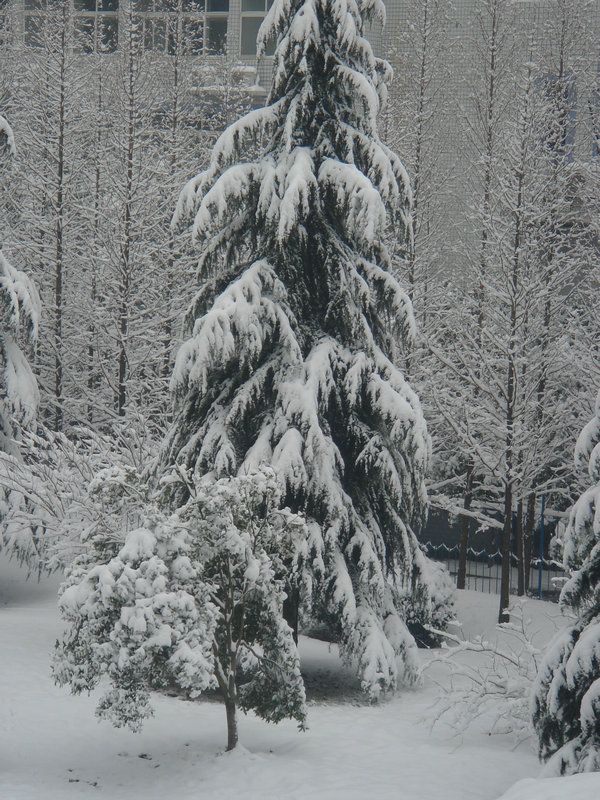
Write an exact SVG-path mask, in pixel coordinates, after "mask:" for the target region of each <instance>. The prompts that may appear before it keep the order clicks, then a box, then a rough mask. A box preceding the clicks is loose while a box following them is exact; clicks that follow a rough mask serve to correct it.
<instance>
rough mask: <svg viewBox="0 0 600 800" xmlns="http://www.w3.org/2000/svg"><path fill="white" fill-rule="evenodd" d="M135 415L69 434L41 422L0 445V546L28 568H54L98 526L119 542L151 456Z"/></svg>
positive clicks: (142, 497)
mask: <svg viewBox="0 0 600 800" xmlns="http://www.w3.org/2000/svg"><path fill="white" fill-rule="evenodd" d="M139 422H140V420H128V421H127V422H124V423H123V424H122V425H121V426H117V425H115V426H114V430H113V432H112V435H111V436H107V435H101V434H98V433H96V432H94V431H92V430H89V429H87V428H79V429H75V430H74V431H73V433H72V436H71V437H67V436H65V435H64V434H62V433H54V432H52V431H50V430H48V429H46V428H43V427H42V426H38V432H37V433H32V432H26V431H23V432H22V435H21V437H20V442H19V450H18V451H17V452H13V453H2V452H0V492H1V493H2V496H3V503H2V505H1V506H0V514H1V516H2V531H3V546H4V548H5V549H6V551H7V552H8V553H10V554H11V555H14V556H15V557H16V558H17V559H18V560H19V561H21V562H24V563H25V564H27V566H28V567H29V568H30V570H32V571H34V572H36V571H37V572H40V571H42V570H49V571H51V570H54V569H62V568H64V566H65V565H66V564H68V563H69V562H70V561H71V560H72V559H73V558H74V557H75V556H76V555H78V554H79V553H81V552H82V550H83V549H84V548H85V547H87V539H88V536H89V535H91V534H92V533H93V531H94V530H96V529H97V528H103V527H106V528H108V529H110V530H111V531H112V535H113V536H115V537H116V536H117V531H119V530H120V531H121V533H120V541H121V542H122V541H123V538H124V534H125V532H126V531H127V530H129V529H131V528H132V527H134V526H137V524H138V522H139V515H140V513H141V508H142V507H143V505H144V503H145V502H146V500H147V497H146V489H145V487H144V486H143V484H142V483H141V482H140V481H139V479H137V478H135V479H134V476H137V474H138V469H140V468H141V467H142V466H143V465H144V464H145V463H146V462H147V461H148V460H149V459H150V458H151V457H152V455H153V446H154V443H153V442H152V440H151V438H149V437H147V435H146V433H145V432H144V428H145V426H144V425H143V424H141V425H140V424H137V423H139Z"/></svg>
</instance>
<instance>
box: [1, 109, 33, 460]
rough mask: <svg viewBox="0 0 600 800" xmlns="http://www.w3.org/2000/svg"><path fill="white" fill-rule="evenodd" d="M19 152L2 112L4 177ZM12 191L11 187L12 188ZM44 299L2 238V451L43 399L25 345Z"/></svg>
mask: <svg viewBox="0 0 600 800" xmlns="http://www.w3.org/2000/svg"><path fill="white" fill-rule="evenodd" d="M14 153H15V140H14V136H13V132H12V129H11V127H10V125H9V124H8V122H7V121H6V119H5V118H4V117H2V116H0V180H2V181H4V180H6V179H7V176H8V177H9V172H8V170H7V167H9V166H10V162H11V160H12V157H13V156H14ZM9 191H10V189H9ZM39 315H40V302H39V297H38V293H37V290H36V288H35V286H34V284H33V282H32V281H30V280H29V278H28V277H27V275H26V274H25V273H24V272H21V271H20V270H17V269H15V268H14V267H13V266H12V265H11V264H10V263H9V262H8V259H7V258H6V257H5V255H4V253H3V251H2V240H1V239H0V451H2V452H3V453H13V452H15V440H16V439H17V438H18V436H19V428H20V426H21V425H29V424H31V423H32V422H33V420H34V419H35V415H36V412H37V406H38V401H39V393H38V387H37V382H36V379H35V377H34V375H33V372H32V370H31V367H30V366H29V363H28V361H27V358H26V355H25V352H24V349H26V348H27V346H28V345H30V344H32V342H33V341H34V339H35V337H36V336H37V327H38V320H39Z"/></svg>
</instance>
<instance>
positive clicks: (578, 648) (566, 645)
mask: <svg viewBox="0 0 600 800" xmlns="http://www.w3.org/2000/svg"><path fill="white" fill-rule="evenodd" d="M595 411H596V413H595V416H594V417H593V418H592V420H591V422H589V423H588V425H586V427H585V428H584V430H583V431H582V434H581V436H580V437H579V439H578V442H577V446H576V461H578V462H579V463H580V464H581V463H583V462H586V463H587V464H588V472H589V476H590V478H591V479H592V480H594V481H595V485H594V486H592V487H591V488H590V489H588V490H587V491H585V492H584V493H583V494H582V495H581V497H580V498H579V500H578V501H577V502H576V503H575V505H574V506H573V508H572V509H571V512H570V515H569V522H568V525H567V528H566V530H565V532H564V534H563V542H564V563H565V566H566V567H567V568H568V569H570V570H571V577H570V578H569V580H568V581H567V583H566V584H565V586H564V587H563V590H562V592H561V597H560V603H561V606H562V607H563V608H564V609H565V610H569V611H570V612H572V613H574V614H575V615H576V621H575V622H574V624H572V625H570V626H568V627H567V628H565V629H564V630H563V631H561V632H560V633H559V634H557V636H556V637H555V638H554V640H553V641H552V642H551V643H550V645H549V646H548V649H547V651H546V653H545V655H544V659H543V661H542V664H541V666H540V670H539V673H538V676H537V679H536V683H535V687H534V692H533V703H532V712H533V723H534V726H535V730H536V733H537V735H538V738H539V753H540V757H541V758H542V759H543V760H544V761H547V762H548V763H547V765H546V767H545V769H544V774H546V775H555V774H571V773H576V772H592V771H599V770H600V482H599V481H600V393H599V394H598V398H597V400H596V409H595Z"/></svg>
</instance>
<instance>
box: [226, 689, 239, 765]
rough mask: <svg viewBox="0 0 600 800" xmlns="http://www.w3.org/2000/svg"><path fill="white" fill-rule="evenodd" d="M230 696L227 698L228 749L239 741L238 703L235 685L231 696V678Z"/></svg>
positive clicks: (231, 748)
mask: <svg viewBox="0 0 600 800" xmlns="http://www.w3.org/2000/svg"><path fill="white" fill-rule="evenodd" d="M228 694H229V697H226V698H225V713H226V714H227V750H233V748H234V747H235V746H236V745H237V743H238V723H237V704H236V698H235V686H234V688H233V696H231V679H230V691H229V692H228Z"/></svg>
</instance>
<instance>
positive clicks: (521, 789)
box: [0, 557, 600, 800]
mask: <svg viewBox="0 0 600 800" xmlns="http://www.w3.org/2000/svg"><path fill="white" fill-rule="evenodd" d="M57 584H58V579H57V578H56V577H54V578H51V579H45V580H44V581H43V582H42V583H41V584H36V583H31V582H29V583H25V582H24V574H23V573H22V572H21V571H20V569H19V568H18V567H17V566H16V565H15V564H13V563H12V562H10V563H7V562H6V561H5V560H2V558H1V557H0V641H2V659H0V735H1V736H2V750H1V761H2V765H1V767H0V768H1V770H2V786H1V788H0V796H1V797H2V798H3V800H39V798H40V797H41V796H43V797H44V800H65V798H86V797H94V798H98V800H121V798H128V799H130V800H141V799H142V798H144V800H158V799H159V798H161V800H162V798H164V797H165V796H169V797H175V798H177V800H192V798H194V800H198V798H200V799H201V800H202V799H203V798H206V800H209V799H210V800H219V799H222V800H229V799H230V798H232V797H236V798H247V799H248V800H253V799H254V800H259V798H260V800H269V799H271V800H282V799H283V798H285V799H286V800H288V799H289V800H293V799H294V798H297V799H298V800H317V799H318V800H364V798H365V797H374V798H377V799H378V800H388V799H389V800H399V799H401V800H438V798H443V799H444V800H496V798H498V797H499V796H500V795H502V793H503V792H506V791H507V790H508V789H509V787H510V785H511V784H512V783H513V782H514V781H519V783H517V784H516V786H515V787H514V788H513V789H511V790H510V791H508V792H507V793H506V794H505V795H503V796H502V800H554V799H555V798H556V799H558V798H559V797H560V800H591V798H592V797H598V796H600V784H599V781H600V776H598V775H583V776H575V778H561V779H560V781H555V780H531V779H532V778H533V777H534V776H536V775H537V774H538V771H539V765H538V763H537V759H536V758H535V755H534V753H533V752H532V750H531V749H530V747H529V746H527V745H522V746H521V747H519V748H518V749H516V750H513V742H512V740H511V739H509V738H508V737H502V736H488V735H487V731H486V728H485V720H482V721H480V722H479V723H477V726H476V727H475V728H473V729H472V730H469V731H467V732H466V733H465V734H463V736H462V738H461V740H460V741H457V740H456V738H455V737H454V736H453V735H452V734H453V732H452V730H449V729H448V728H446V727H444V726H436V727H435V728H434V729H433V730H430V729H429V726H428V725H427V724H426V719H427V717H428V716H429V715H430V714H431V706H432V704H433V703H434V702H435V698H436V691H437V690H436V687H435V685H434V682H433V679H432V678H428V677H426V683H425V685H424V686H423V688H421V689H417V690H415V691H412V690H410V691H403V692H401V693H398V694H397V695H395V696H394V697H393V698H392V699H391V700H390V701H389V702H383V703H380V704H377V705H369V704H368V703H367V702H366V701H365V698H364V696H363V695H362V694H361V692H360V687H359V683H358V680H357V679H356V678H355V676H354V673H353V672H352V670H351V669H349V668H348V667H345V666H343V665H342V664H341V663H340V661H339V657H338V654H337V648H336V647H335V646H332V645H329V644H327V643H326V642H320V641H317V640H314V639H307V638H305V637H302V639H301V652H302V660H303V670H304V672H305V674H306V683H307V693H308V698H309V717H308V725H309V729H308V731H307V732H306V733H301V732H300V731H298V730H297V727H296V725H295V724H294V723H293V722H288V721H284V722H282V723H280V724H279V725H278V726H273V725H268V724H266V723H264V722H262V721H261V720H258V719H257V718H256V717H255V716H254V715H252V714H249V715H248V716H243V715H242V716H241V718H240V741H241V744H242V747H240V748H239V750H237V751H234V752H233V753H230V754H227V755H223V754H222V751H223V750H224V746H225V714H224V710H223V708H222V706H221V704H220V703H217V702H214V701H213V700H211V699H204V700H202V701H200V702H185V701H182V700H177V699H175V698H171V697H165V696H159V697H157V698H156V699H155V700H154V701H153V704H154V706H155V716H154V717H153V718H151V719H149V720H148V721H147V722H146V724H145V726H144V728H143V730H142V732H141V733H138V734H134V733H131V732H130V731H127V730H123V729H114V728H113V727H112V726H111V725H110V724H109V723H107V722H101V723H98V722H97V720H96V719H95V717H94V708H95V705H96V703H97V696H95V693H92V696H90V697H88V696H86V695H80V696H71V695H69V694H68V693H67V692H66V691H65V690H63V689H60V688H58V687H57V686H55V685H54V684H53V682H52V679H51V677H50V653H51V651H52V648H53V644H54V641H55V639H56V638H57V637H58V636H60V634H61V631H62V626H61V624H60V622H59V618H58V612H57V608H56V589H57ZM457 606H458V609H457V611H458V616H459V618H460V619H461V620H462V621H463V628H464V631H465V635H467V636H473V635H477V634H482V635H485V636H487V637H488V638H490V637H491V636H493V632H494V622H495V618H496V614H497V607H496V606H497V598H496V597H495V596H494V595H483V594H477V593H475V592H460V593H459V594H458V602H457ZM530 607H531V609H530V610H531V615H532V616H533V617H534V619H535V623H536V627H537V628H538V629H539V631H540V637H542V638H547V637H548V636H549V635H550V634H551V632H552V631H553V629H554V627H555V624H554V622H553V618H554V617H556V616H557V615H558V610H557V609H556V607H555V606H553V605H551V604H548V603H542V602H537V601H532V602H531V603H530V604H528V609H529V608H530ZM432 671H433V670H432ZM520 779H527V780H520ZM566 787H569V792H567V791H565V789H566ZM558 791H561V792H562V793H561V794H560V795H559V794H558V793H557V792H558Z"/></svg>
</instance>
